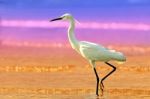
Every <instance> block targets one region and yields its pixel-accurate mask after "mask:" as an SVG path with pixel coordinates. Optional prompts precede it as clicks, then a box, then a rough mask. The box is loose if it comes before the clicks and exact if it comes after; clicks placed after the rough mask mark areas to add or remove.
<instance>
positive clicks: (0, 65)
mask: <svg viewBox="0 0 150 99" xmlns="http://www.w3.org/2000/svg"><path fill="white" fill-rule="evenodd" d="M15 50H16V49H12V50H11V51H10V50H9V49H7V50H5V51H4V49H2V50H1V51H0V53H1V56H0V99H150V79H149V77H150V61H149V59H150V56H148V55H140V57H139V55H134V56H133V55H132V56H127V62H126V63H124V64H117V63H115V62H111V63H112V64H114V65H115V66H116V67H117V71H116V72H115V73H114V74H113V75H111V76H110V77H109V78H108V79H107V80H106V81H105V82H104V84H105V93H104V96H103V97H96V96H95V84H96V80H95V75H94V72H93V70H92V68H91V66H89V64H88V63H87V62H86V61H85V60H84V59H82V58H80V56H78V55H76V54H74V52H68V53H64V54H62V52H59V53H57V54H60V55H59V57H58V56H54V55H55V54H56V53H53V54H50V53H48V54H47V53H46V51H47V50H45V52H44V53H43V54H42V52H43V51H42V52H41V51H40V50H38V51H39V52H41V53H38V51H36V50H30V49H26V50H24V49H21V51H15ZM29 51H31V52H29ZM28 52H29V53H28ZM31 53H32V54H31ZM110 70H111V68H110V67H108V66H107V65H106V64H104V63H97V71H98V72H99V76H100V78H102V77H103V76H104V75H106V74H107V73H108V72H109V71H110Z"/></svg>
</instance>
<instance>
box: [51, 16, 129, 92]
mask: <svg viewBox="0 0 150 99" xmlns="http://www.w3.org/2000/svg"><path fill="white" fill-rule="evenodd" d="M56 20H68V21H69V22H70V26H69V28H68V39H69V42H70V44H71V47H72V48H73V49H74V50H76V51H77V52H78V53H79V54H80V55H81V56H83V57H84V58H85V59H87V60H88V61H89V63H90V64H91V65H92V66H93V69H94V72H95V75H96V79H97V85H96V95H99V94H98V87H99V86H98V85H99V76H98V74H97V71H96V65H95V62H96V61H102V62H105V63H106V64H107V65H109V66H111V67H112V68H113V70H112V71H111V72H110V73H108V74H107V75H106V76H104V77H103V78H102V79H101V82H100V88H101V90H102V95H103V89H104V85H103V81H104V80H105V79H106V78H107V77H108V76H109V75H110V74H112V73H113V72H114V71H115V70H116V67H115V66H113V65H111V64H110V63H108V61H110V60H116V61H126V58H125V56H124V55H123V54H122V53H121V52H116V51H115V50H110V49H107V48H105V47H103V46H102V45H99V44H95V43H91V42H87V41H78V40H77V39H76V38H75V35H74V28H75V20H74V18H73V16H72V15H70V14H64V15H62V16H61V17H59V18H56V19H53V20H51V21H56Z"/></svg>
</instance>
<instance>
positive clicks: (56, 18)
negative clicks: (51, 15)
mask: <svg viewBox="0 0 150 99" xmlns="http://www.w3.org/2000/svg"><path fill="white" fill-rule="evenodd" d="M62 19H63V18H61V17H60V18H56V19H52V20H50V21H51V22H52V21H57V20H62Z"/></svg>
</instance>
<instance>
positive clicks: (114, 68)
mask: <svg viewBox="0 0 150 99" xmlns="http://www.w3.org/2000/svg"><path fill="white" fill-rule="evenodd" d="M105 63H106V64H107V65H108V66H110V67H112V68H113V70H112V71H111V72H110V73H108V74H107V75H106V76H104V77H103V78H102V80H101V86H102V87H103V88H104V85H103V81H104V80H105V79H106V78H107V77H108V76H110V75H111V74H112V73H113V72H114V71H115V70H116V67H115V66H113V65H112V64H110V63H108V62H105Z"/></svg>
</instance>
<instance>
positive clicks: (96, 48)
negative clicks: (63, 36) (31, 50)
mask: <svg viewBox="0 0 150 99" xmlns="http://www.w3.org/2000/svg"><path fill="white" fill-rule="evenodd" d="M79 50H80V53H81V55H82V56H83V57H85V58H87V59H89V60H103V59H105V58H106V57H107V51H108V50H107V49H106V48H104V47H103V46H101V45H98V44H95V43H90V42H80V49H79ZM102 58H103V59H102Z"/></svg>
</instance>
